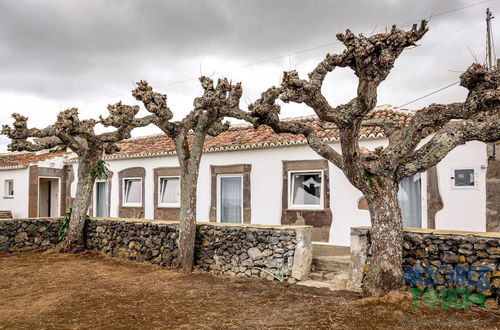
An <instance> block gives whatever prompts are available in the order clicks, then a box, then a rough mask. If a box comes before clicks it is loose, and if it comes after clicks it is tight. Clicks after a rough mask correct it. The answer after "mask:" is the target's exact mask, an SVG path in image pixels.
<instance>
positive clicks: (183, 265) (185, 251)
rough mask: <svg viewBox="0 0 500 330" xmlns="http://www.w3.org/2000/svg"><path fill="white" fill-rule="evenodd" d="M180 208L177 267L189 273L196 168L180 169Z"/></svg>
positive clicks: (194, 214)
mask: <svg viewBox="0 0 500 330" xmlns="http://www.w3.org/2000/svg"><path fill="white" fill-rule="evenodd" d="M181 172H182V173H181V209H180V216H179V244H178V246H179V269H180V270H181V271H183V272H186V273H189V272H191V271H192V270H193V265H194V244H195V238H196V184H197V182H198V169H194V170H188V171H185V170H182V169H181Z"/></svg>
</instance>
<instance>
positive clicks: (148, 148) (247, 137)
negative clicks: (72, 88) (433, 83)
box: [0, 106, 414, 168]
mask: <svg viewBox="0 0 500 330" xmlns="http://www.w3.org/2000/svg"><path fill="white" fill-rule="evenodd" d="M413 115H414V113H413V112H411V111H404V110H398V109H394V108H392V107H390V106H381V107H377V108H376V109H375V110H374V111H373V112H372V113H371V114H370V115H369V116H372V117H375V118H382V119H387V118H390V119H392V120H394V121H395V122H397V123H398V125H400V126H403V125H405V124H407V123H408V122H409V121H410V120H411V118H412V117H413ZM290 119H297V118H290ZM298 120H301V121H303V122H310V123H312V125H313V127H314V128H315V130H316V131H317V133H318V135H319V136H320V137H321V138H323V139H330V140H335V139H337V138H338V137H339V130H338V129H337V128H336V127H335V126H334V125H333V124H331V123H320V122H319V120H318V118H317V117H315V116H310V117H301V118H298ZM359 135H360V137H362V138H375V137H380V136H383V129H382V128H381V127H373V126H368V127H362V128H361V130H360V133H359ZM300 143H306V139H305V137H304V136H302V135H294V134H288V133H284V134H276V133H274V131H273V130H272V129H271V128H270V127H267V126H261V127H259V128H257V129H255V128H253V127H252V126H249V125H244V126H243V125H237V126H234V127H232V128H231V129H229V130H228V131H226V132H223V133H222V134H220V135H218V136H216V137H211V136H207V138H206V140H205V145H204V150H205V151H223V150H232V149H252V148H265V147H271V146H273V145H274V146H277V145H291V144H300ZM119 146H120V149H121V150H120V151H119V152H117V153H115V154H112V155H107V156H105V157H106V158H127V157H144V156H155V155H158V154H166V153H174V152H175V144H174V142H173V141H172V140H171V139H170V138H168V137H167V136H166V135H165V134H156V135H149V136H143V137H135V138H132V139H129V140H125V141H122V142H120V143H119ZM65 154H66V155H69V153H64V152H54V153H45V154H40V155H36V154H35V153H26V152H24V153H9V154H4V155H0V168H2V167H10V166H27V165H29V164H33V163H37V162H39V161H43V160H46V159H50V158H53V157H58V156H62V155H65ZM71 158H73V159H75V155H74V154H73V155H71Z"/></svg>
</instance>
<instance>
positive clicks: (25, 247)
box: [0, 218, 61, 253]
mask: <svg viewBox="0 0 500 330" xmlns="http://www.w3.org/2000/svg"><path fill="white" fill-rule="evenodd" d="M60 227H61V221H60V219H54V218H46V219H45V218H38V219H36V220H31V219H19V220H11V219H8V220H0V253H1V252H27V251H38V250H46V249H49V248H52V247H54V246H56V245H57V243H59V240H58V238H57V233H58V232H59V228H60Z"/></svg>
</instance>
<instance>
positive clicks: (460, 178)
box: [451, 168, 476, 188]
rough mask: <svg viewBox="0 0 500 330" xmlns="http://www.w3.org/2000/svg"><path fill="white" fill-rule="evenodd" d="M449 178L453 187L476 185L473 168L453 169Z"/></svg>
mask: <svg viewBox="0 0 500 330" xmlns="http://www.w3.org/2000/svg"><path fill="white" fill-rule="evenodd" d="M451 179H452V180H453V187H455V188H467V187H475V186H476V178H475V173H474V169H473V168H463V169H454V170H453V176H452V178H451Z"/></svg>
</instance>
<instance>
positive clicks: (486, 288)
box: [349, 227, 500, 308]
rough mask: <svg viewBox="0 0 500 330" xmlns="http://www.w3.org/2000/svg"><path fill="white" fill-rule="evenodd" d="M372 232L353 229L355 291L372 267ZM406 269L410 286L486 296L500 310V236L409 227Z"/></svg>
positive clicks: (352, 279)
mask: <svg viewBox="0 0 500 330" xmlns="http://www.w3.org/2000/svg"><path fill="white" fill-rule="evenodd" d="M370 229H371V228H370V227H353V228H351V266H350V273H349V283H350V286H351V288H354V289H356V288H357V289H359V288H360V286H361V281H362V279H363V276H364V274H365V272H366V270H367V269H368V267H369V264H370V244H371V243H370ZM403 269H404V271H405V282H406V284H407V285H408V286H410V287H412V286H415V287H416V288H422V287H423V288H425V287H432V288H434V289H435V290H436V291H438V290H440V289H443V288H449V289H453V290H456V289H457V288H463V289H464V290H468V291H467V294H470V293H480V294H482V295H484V296H485V300H486V301H485V302H486V303H487V304H488V305H489V306H490V307H493V308H498V303H499V302H500V233H481V232H460V231H446V230H435V229H410V228H406V229H405V230H404V243H403ZM455 294H456V292H455Z"/></svg>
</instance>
